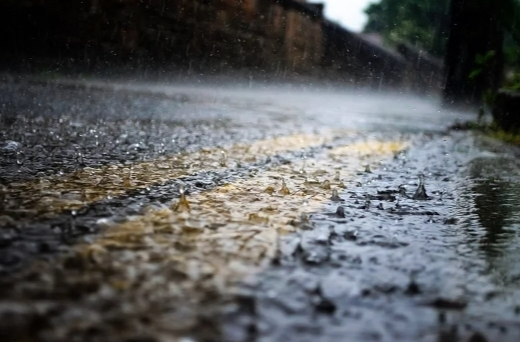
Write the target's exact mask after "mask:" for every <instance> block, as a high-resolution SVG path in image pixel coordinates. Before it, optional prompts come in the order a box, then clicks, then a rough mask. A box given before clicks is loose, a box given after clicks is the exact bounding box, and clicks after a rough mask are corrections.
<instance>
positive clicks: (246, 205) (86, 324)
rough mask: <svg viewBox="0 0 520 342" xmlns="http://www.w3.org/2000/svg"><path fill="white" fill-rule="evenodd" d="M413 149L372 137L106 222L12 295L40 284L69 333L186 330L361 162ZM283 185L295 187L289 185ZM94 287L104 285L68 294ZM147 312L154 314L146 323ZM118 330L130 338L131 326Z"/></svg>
mask: <svg viewBox="0 0 520 342" xmlns="http://www.w3.org/2000/svg"><path fill="white" fill-rule="evenodd" d="M405 147H406V142H402V141H365V142H360V143H353V144H349V145H348V146H342V147H339V148H336V149H332V150H322V151H321V152H319V153H316V155H314V156H312V157H309V158H308V159H306V160H301V161H298V162H296V163H293V164H290V165H282V166H274V167H272V168H270V169H268V170H266V171H264V172H259V173H258V174H256V175H255V176H254V177H248V178H244V179H240V180H237V181H236V182H233V183H230V184H226V185H224V186H220V187H217V188H215V189H213V190H210V191H204V192H199V193H194V194H192V195H191V196H189V197H188V200H189V203H190V211H184V210H172V208H174V207H175V204H176V201H174V202H173V203H172V204H171V205H168V206H163V207H149V208H148V209H147V210H145V212H144V214H143V215H139V216H135V217H130V218H128V221H126V222H124V223H120V224H116V223H113V222H111V221H109V220H103V221H102V222H100V224H103V225H104V226H105V229H104V233H103V234H102V235H101V236H99V237H98V238H96V239H95V240H94V241H92V242H91V243H86V244H83V245H78V246H75V247H74V250H73V252H72V253H71V255H70V256H69V257H67V258H65V259H64V260H61V261H58V262H56V263H46V264H39V265H36V266H35V267H34V269H35V271H34V272H36V273H37V274H38V275H45V276H36V277H35V276H33V275H31V272H30V271H28V273H27V274H28V275H27V276H25V278H20V279H18V280H16V283H17V284H20V285H17V286H16V287H14V288H13V290H12V291H13V292H12V293H9V294H8V296H9V297H8V298H11V299H17V298H18V299H20V300H22V299H23V298H26V296H27V295H26V294H25V292H24V291H25V290H24V289H29V290H27V291H29V293H32V295H33V297H34V291H35V290H34V289H39V288H42V289H43V290H42V291H43V293H44V295H43V296H44V298H45V299H48V298H57V299H56V300H57V301H58V302H59V303H60V307H61V308H63V310H64V311H63V312H64V313H63V314H57V315H58V316H57V318H56V317H55V318H53V321H54V322H62V324H61V325H60V326H59V328H60V329H61V330H60V332H61V333H62V334H63V338H66V337H68V336H73V335H74V334H77V333H78V329H79V331H81V333H84V332H85V331H88V329H91V328H92V327H96V326H99V325H102V326H104V327H106V325H107V324H108V325H110V324H111V323H106V322H105V321H102V317H105V316H106V317H115V316H117V317H118V321H119V322H127V323H128V324H139V329H142V331H145V332H146V331H147V330H146V329H150V331H154V332H160V333H163V334H167V335H170V334H172V335H177V336H179V335H182V334H183V333H185V332H187V331H190V329H193V328H194V327H199V326H200V324H202V323H200V320H201V319H202V318H201V317H203V316H204V314H206V313H205V311H206V310H209V305H210V303H214V302H215V300H217V298H220V299H221V298H225V297H226V296H228V295H232V294H233V289H234V288H235V287H234V285H235V284H237V282H239V281H241V280H243V279H244V278H245V277H247V276H250V275H252V274H255V273H257V272H259V271H260V270H261V269H262V268H264V267H265V266H266V265H268V264H269V263H270V262H271V260H273V258H274V257H275V254H276V251H277V242H278V238H279V236H280V235H282V234H288V233H291V232H294V231H297V230H298V229H303V228H305V227H306V226H307V224H308V222H307V221H306V220H305V216H304V215H303V216H302V213H304V214H306V213H309V212H313V211H316V210H318V209H319V208H322V206H323V205H324V203H326V201H327V200H328V199H329V198H330V196H331V191H332V189H335V188H338V187H343V186H345V185H346V186H347V187H349V186H354V185H353V184H354V183H355V180H356V179H355V178H356V175H357V174H358V173H359V172H360V171H361V172H362V170H363V169H364V167H363V165H365V164H368V165H371V166H372V167H373V168H376V167H377V165H378V163H379V161H380V160H382V159H385V158H388V157H391V156H393V155H394V154H395V153H396V152H398V151H400V150H402V149H404V148H405ZM338 172H339V174H338ZM282 182H284V183H285V184H286V187H287V189H288V191H281V190H282ZM272 190H274V191H272ZM307 227H308V226H307ZM64 268H65V269H66V272H63V271H62V270H63V269H64ZM93 284H97V285H93ZM89 286H90V287H89ZM92 286H94V287H95V288H96V289H97V290H95V291H93V292H92V291H90V290H88V291H87V290H85V291H82V290H78V291H79V292H78V291H72V290H64V289H71V288H77V289H89V288H92ZM31 291H33V292H31ZM67 291H69V292H70V294H69V292H67ZM78 293H79V295H78ZM107 303H117V305H114V304H110V305H108V304H107ZM111 305H112V306H111ZM121 306H123V307H124V310H121V308H120V307H121ZM101 307H103V308H104V309H103V312H100V308H101ZM79 308H80V310H82V312H84V313H85V315H82V321H81V326H80V328H78V326H77V325H73V324H72V323H67V319H68V318H67V317H66V316H65V315H66V312H67V310H73V309H75V310H79ZM207 308H208V309H207ZM89 317H94V318H95V319H90V318H89ZM96 317H97V318H96ZM146 317H153V319H152V321H149V323H148V325H146V324H144V325H143V323H142V322H143V320H144V319H145V318H146ZM63 322H65V323H63ZM53 328H56V327H51V329H53ZM133 328H134V327H131V328H130V327H129V328H128V329H130V330H131V329H133ZM118 329H120V333H121V334H122V335H123V336H124V332H125V329H124V328H120V327H118ZM118 331H119V330H118ZM134 331H135V329H134Z"/></svg>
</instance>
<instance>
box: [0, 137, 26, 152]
mask: <svg viewBox="0 0 520 342" xmlns="http://www.w3.org/2000/svg"><path fill="white" fill-rule="evenodd" d="M21 147H22V144H20V143H19V142H18V141H14V140H7V141H6V142H5V145H4V146H3V147H2V150H4V151H5V152H15V151H18V150H19V149H20V148H21Z"/></svg>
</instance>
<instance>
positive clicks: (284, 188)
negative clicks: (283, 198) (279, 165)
mask: <svg viewBox="0 0 520 342" xmlns="http://www.w3.org/2000/svg"><path fill="white" fill-rule="evenodd" d="M279 192H280V193H281V194H282V195H290V194H291V191H290V190H289V188H288V187H287V184H286V183H285V180H284V179H282V188H281V189H280V191H279Z"/></svg>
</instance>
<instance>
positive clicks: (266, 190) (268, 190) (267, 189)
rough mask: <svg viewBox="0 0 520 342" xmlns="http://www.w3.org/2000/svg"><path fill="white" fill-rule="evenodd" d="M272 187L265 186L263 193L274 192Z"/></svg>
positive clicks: (270, 193)
mask: <svg viewBox="0 0 520 342" xmlns="http://www.w3.org/2000/svg"><path fill="white" fill-rule="evenodd" d="M274 191H275V190H274V188H273V187H272V186H268V187H267V188H265V190H264V192H265V193H268V194H269V195H272V194H273V193H274Z"/></svg>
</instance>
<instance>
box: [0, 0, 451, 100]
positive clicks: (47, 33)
mask: <svg viewBox="0 0 520 342" xmlns="http://www.w3.org/2000/svg"><path fill="white" fill-rule="evenodd" d="M0 32H2V34H1V40H0V45H1V49H0V59H1V60H0V61H1V62H2V63H1V65H2V68H3V69H9V68H14V67H16V66H18V67H25V66H28V65H29V66H34V65H38V64H41V65H45V66H47V65H51V64H56V63H57V64H58V65H62V66H65V67H67V66H81V67H83V68H87V69H89V70H96V69H102V68H110V67H114V66H117V65H119V66H121V65H124V66H127V67H128V68H132V69H133V68H147V67H154V68H166V69H169V70H176V69H178V70H186V71H187V72H194V73H195V72H205V73H208V72H211V73H227V72H230V71H231V70H233V71H246V72H248V73H251V74H254V75H256V76H257V75H265V76H267V75H269V76H273V77H281V78H284V77H288V76H289V75H292V76H294V75H305V76H312V77H320V78H326V79H331V80H336V81H339V82H348V83H353V84H356V85H360V86H370V87H378V88H382V87H389V86H391V87H396V86H397V87H408V88H414V89H416V90H417V89H418V87H417V86H418V85H420V89H422V90H423V91H433V92H437V91H439V90H440V87H439V80H438V79H437V78H438V76H439V75H441V74H442V65H440V64H439V65H437V64H435V65H433V64H431V63H429V64H424V63H423V65H424V66H423V67H422V69H426V68H428V70H419V69H421V68H419V69H418V68H417V65H420V63H419V64H418V63H417V56H418V55H420V54H417V53H416V54H415V55H414V54H413V53H408V54H406V55H405V54H402V53H399V51H397V50H396V51H393V50H390V49H387V48H384V47H382V46H381V45H378V44H374V43H373V42H370V41H369V40H368V39H365V38H364V37H363V36H361V35H358V34H354V33H352V32H349V31H348V30H346V29H344V28H342V27H340V26H339V25H336V24H334V23H331V22H329V21H327V20H325V19H324V17H323V5H319V4H308V3H306V2H305V1H304V0H300V1H296V0H67V1H64V0H3V1H2V3H1V4H0ZM412 55H413V56H412ZM410 56H412V57H410ZM410 58H411V59H410ZM424 75H435V76H432V77H431V78H430V80H428V79H426V80H425V77H424Z"/></svg>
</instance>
